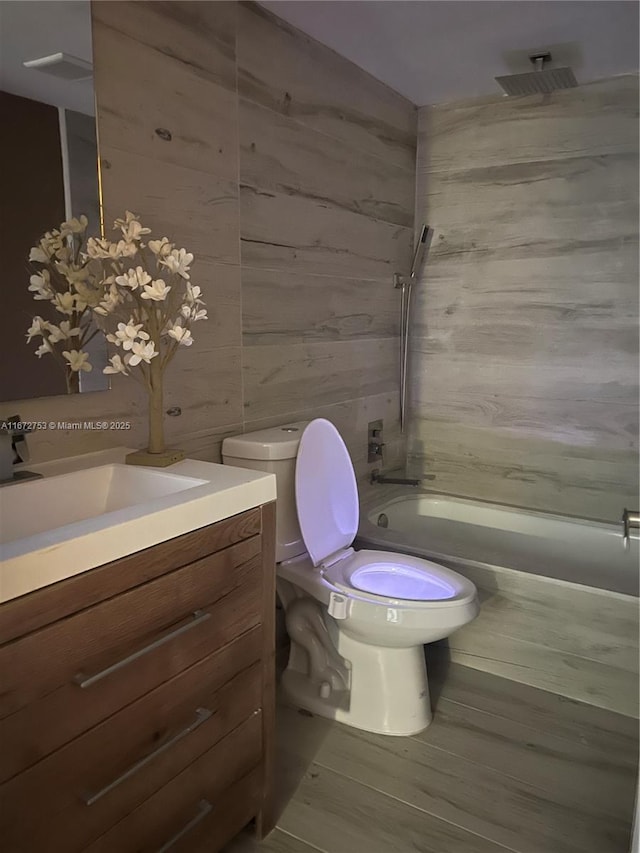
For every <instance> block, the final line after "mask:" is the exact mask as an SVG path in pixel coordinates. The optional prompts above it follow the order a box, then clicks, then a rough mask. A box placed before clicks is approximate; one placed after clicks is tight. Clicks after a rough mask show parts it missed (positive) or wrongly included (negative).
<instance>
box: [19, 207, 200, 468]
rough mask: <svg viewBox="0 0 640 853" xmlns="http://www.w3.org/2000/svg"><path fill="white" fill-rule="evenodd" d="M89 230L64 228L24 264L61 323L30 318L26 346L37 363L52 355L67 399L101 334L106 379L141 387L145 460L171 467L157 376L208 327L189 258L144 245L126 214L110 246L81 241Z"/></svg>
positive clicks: (79, 224) (140, 230)
mask: <svg viewBox="0 0 640 853" xmlns="http://www.w3.org/2000/svg"><path fill="white" fill-rule="evenodd" d="M87 225H88V222H87V218H86V216H80V217H79V218H77V219H75V218H74V219H71V220H69V221H68V222H63V223H62V224H61V225H60V227H59V229H55V230H53V231H50V232H47V233H46V234H45V235H44V236H43V237H42V238H41V239H40V241H39V242H38V245H37V246H34V247H33V248H32V249H31V252H30V254H29V261H30V262H31V263H32V264H34V265H38V266H37V271H36V272H34V274H33V275H32V276H31V280H30V285H29V290H30V291H32V292H33V293H34V299H36V300H46V301H48V302H50V303H51V304H52V305H53V307H54V308H55V310H56V311H57V312H58V313H60V314H62V315H64V316H65V319H64V320H61V321H60V322H59V323H58V324H55V323H52V322H50V321H48V320H46V319H44V318H43V317H40V316H37V317H34V319H33V322H32V324H31V327H30V328H29V330H28V332H27V340H28V341H30V340H31V339H32V338H34V337H36V336H39V337H41V339H42V341H41V343H40V346H39V347H38V349H37V350H36V355H37V356H38V357H42V356H43V355H46V354H49V353H50V354H52V355H53V356H54V357H55V358H56V359H57V360H58V361H59V362H60V364H61V365H62V366H63V367H64V369H65V375H66V377H67V389H68V390H69V391H70V392H73V391H75V390H78V382H77V378H78V376H79V374H80V372H81V371H90V370H92V365H91V363H90V361H89V354H88V353H87V351H86V350H85V347H86V344H87V343H88V342H89V340H90V339H91V338H92V337H93V336H94V335H95V334H97V333H98V332H99V330H102V331H104V332H105V335H106V339H107V341H109V343H110V344H112V345H113V346H114V347H115V349H116V352H115V353H114V354H113V355H112V356H111V358H110V359H109V364H108V366H107V367H105V368H104V373H110V374H116V373H120V374H123V375H124V376H132V377H134V378H135V379H137V380H138V381H140V382H141V383H142V384H143V385H144V387H145V389H146V391H147V393H148V395H149V447H148V453H149V454H151V455H154V454H155V455H156V459H155V461H153V462H152V464H170V463H169V462H166V463H164V462H162V461H161V460H160V459H159V457H160V456H161V455H162V456H163V458H167V459H168V458H170V461H176V455H175V453H173V454H168V455H167V454H166V453H165V445H164V433H163V427H162V415H163V411H162V381H163V374H164V371H165V369H166V367H167V365H168V364H169V362H170V361H171V360H172V358H173V357H174V356H175V354H176V352H177V351H178V348H179V347H181V346H184V347H188V346H191V344H192V343H193V337H192V334H191V327H192V325H193V323H195V322H197V321H199V320H206V319H207V310H206V307H205V304H204V302H203V300H202V299H201V298H200V294H201V291H200V288H199V287H198V286H197V285H194V284H193V283H192V282H191V276H190V268H191V263H192V261H193V255H192V254H191V253H190V252H187V250H186V249H184V248H180V249H179V248H176V246H175V245H174V244H173V243H172V242H171V241H170V240H169V239H168V238H167V237H162V238H161V239H159V240H152V239H149V238H148V236H147V235H150V234H151V230H150V229H149V228H145V227H144V226H143V225H142V224H141V223H140V221H139V219H138V217H137V216H136V215H135V214H133V213H131V212H130V211H126V213H125V216H124V218H123V219H116V220H115V222H114V226H113V227H114V230H115V231H117V239H116V240H113V241H111V240H108V239H106V238H97V237H89V238H87V236H86V231H87ZM130 461H136V460H130ZM137 461H142V458H141V459H140V460H137Z"/></svg>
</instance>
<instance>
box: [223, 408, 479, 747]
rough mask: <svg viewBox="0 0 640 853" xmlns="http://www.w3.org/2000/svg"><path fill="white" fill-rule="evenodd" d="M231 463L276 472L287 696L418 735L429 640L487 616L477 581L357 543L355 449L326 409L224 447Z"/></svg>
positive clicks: (427, 711)
mask: <svg viewBox="0 0 640 853" xmlns="http://www.w3.org/2000/svg"><path fill="white" fill-rule="evenodd" d="M222 458H223V461H224V462H225V463H226V464H228V465H235V466H237V467H243V468H252V469H256V470H260V471H271V472H273V473H275V475H276V480H277V492H278V499H277V505H276V517H277V522H276V525H277V529H276V543H277V544H276V561H277V564H278V565H277V589H278V595H279V597H280V599H281V602H282V605H283V607H284V609H285V614H286V626H287V631H288V633H289V637H290V639H291V652H290V655H289V663H288V665H287V668H286V670H285V672H284V674H283V677H282V686H283V689H284V691H285V693H286V694H287V697H288V699H289V701H291V702H292V703H293V704H295V705H296V706H298V707H300V708H305V709H307V710H309V711H312V712H313V713H314V714H319V715H321V716H323V717H329V718H331V719H335V720H339V721H340V722H343V723H346V724H347V725H350V726H355V727H356V728H358V729H364V730H365V731H369V732H376V733H379V734H389V735H411V734H416V733H417V732H420V731H422V730H423V729H424V728H426V727H427V726H428V725H429V723H430V722H431V705H430V701H429V685H428V682H427V671H426V667H425V661H424V650H423V645H424V643H431V642H434V641H435V640H440V639H442V638H444V637H448V636H449V635H450V634H451V633H453V631H455V630H456V629H457V628H460V627H462V625H466V624H467V622H470V621H471V620H472V619H474V618H475V616H476V615H477V614H478V611H479V605H478V598H477V592H476V588H475V586H474V585H473V584H472V583H471V582H470V581H468V580H467V579H466V578H463V577H462V576H461V575H459V574H457V573H456V572H453V571H451V570H449V569H446V568H444V566H439V565H437V564H436V563H431V562H429V561H427V560H421V559H418V558H417V557H410V556H407V555H406V554H397V553H391V552H387V551H354V550H353V548H352V547H351V545H352V543H353V540H354V538H355V535H356V532H357V529H358V517H359V505H358V490H357V486H356V478H355V474H354V471H353V466H352V464H351V459H350V457H349V452H348V451H347V448H346V446H345V444H344V441H343V440H342V438H341V436H340V433H339V432H338V430H337V429H336V428H335V427H334V426H333V424H332V423H330V422H329V421H327V420H324V419H322V418H319V419H318V420H314V421H311V422H310V423H309V424H306V423H297V424H289V425H287V426H283V427H275V428H273V429H266V430H260V431H259V432H253V433H247V434H245V435H239V436H236V437H234V438H226V439H225V440H224V442H223V444H222Z"/></svg>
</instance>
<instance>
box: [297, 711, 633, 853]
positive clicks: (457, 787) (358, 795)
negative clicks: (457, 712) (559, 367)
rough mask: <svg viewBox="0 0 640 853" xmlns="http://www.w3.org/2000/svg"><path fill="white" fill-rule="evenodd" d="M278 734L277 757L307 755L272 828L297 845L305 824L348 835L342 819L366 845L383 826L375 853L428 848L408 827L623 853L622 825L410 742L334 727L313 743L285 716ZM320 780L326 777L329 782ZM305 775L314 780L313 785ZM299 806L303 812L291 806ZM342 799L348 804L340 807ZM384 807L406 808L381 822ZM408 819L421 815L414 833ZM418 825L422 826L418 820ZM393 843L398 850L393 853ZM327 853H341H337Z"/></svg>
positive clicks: (306, 724)
mask: <svg viewBox="0 0 640 853" xmlns="http://www.w3.org/2000/svg"><path fill="white" fill-rule="evenodd" d="M281 724H283V725H285V726H286V732H287V740H286V743H284V744H283V748H284V749H285V750H286V751H287V752H288V753H289V754H293V753H295V754H296V755H298V756H300V755H302V756H304V755H308V754H309V750H310V749H311V751H313V752H314V767H313V768H312V771H311V774H310V775H309V778H306V777H305V782H304V783H303V785H301V788H300V789H299V791H298V794H297V796H296V798H295V799H294V801H292V803H291V804H290V806H289V807H288V809H287V811H285V814H284V815H283V818H282V819H281V822H280V825H281V826H282V827H283V828H285V829H289V830H290V831H291V832H293V833H294V834H296V835H298V836H301V837H303V838H306V839H311V840H312V841H313V839H314V836H313V835H312V834H311V835H310V834H309V833H312V832H314V829H313V823H314V821H315V822H317V823H319V824H321V825H322V829H318V830H317V832H320V831H324V830H326V828H327V827H328V826H331V827H332V828H333V829H335V830H340V831H341V832H342V831H344V832H348V826H349V820H350V819H351V825H352V826H353V825H357V826H358V828H360V824H363V827H362V831H363V832H365V833H366V832H369V837H371V831H372V827H373V826H377V824H378V822H380V821H382V823H383V826H382V827H381V832H382V835H380V836H379V840H377V841H376V843H377V844H380V843H381V842H382V844H383V846H382V847H379V848H378V849H379V850H380V853H382V851H384V853H390V851H393V850H402V851H405V850H412V849H418V850H421V849H427V850H429V849H431V848H430V847H428V846H427V847H426V848H425V847H419V846H418V847H415V848H413V847H411V844H412V843H413V835H412V833H413V831H414V829H413V827H416V828H417V825H422V826H424V827H425V828H427V827H429V826H430V825H431V820H432V819H436V820H438V821H446V822H447V824H448V826H454V827H459V828H461V829H462V830H464V831H466V832H468V833H475V835H474V836H471V837H472V838H474V837H475V838H477V839H488V841H487V843H492V844H493V845H502V846H503V847H506V848H507V849H511V850H514V851H517V853H624V851H626V850H627V847H628V843H629V835H630V822H631V815H629V819H628V820H622V819H615V818H612V817H608V816H604V815H601V814H595V813H594V810H593V808H592V807H590V806H589V805H586V804H585V805H584V806H582V807H579V806H577V805H572V804H568V803H563V804H560V803H559V802H557V798H556V796H554V795H552V794H550V793H548V792H545V791H543V790H540V789H538V788H536V787H534V786H533V785H531V784H529V783H527V782H524V781H520V780H516V779H513V778H511V777H507V776H504V775H502V774H500V773H498V772H496V771H495V770H491V769H488V768H486V767H483V766H482V765H480V764H477V763H474V762H471V761H467V760H465V759H463V758H461V757H459V756H456V755H453V754H449V753H444V752H443V751H442V750H438V749H434V748H433V747H430V746H428V745H427V744H424V743H422V742H421V741H419V740H416V739H407V738H392V737H381V736H377V735H369V734H366V733H364V732H359V731H357V730H355V729H350V728H348V727H346V726H340V725H337V724H334V725H332V726H329V727H328V729H327V728H325V729H324V731H323V734H322V736H321V737H320V738H319V734H318V724H317V721H316V719H315V718H308V717H304V716H301V715H300V714H296V713H295V712H291V711H289V712H286V711H283V712H282V713H281ZM323 724H324V723H321V724H320V725H323ZM523 748H524V747H523ZM323 770H326V771H332V775H329V776H328V775H327V774H326V773H323V772H322V771H323ZM313 773H317V774H318V775H317V776H316V777H315V778H314V777H313ZM579 773H580V771H579V770H577V775H578V774H579ZM343 777H346V778H347V779H350V780H353V781H355V782H357V783H359V784H360V785H366V786H368V788H369V792H368V793H367V795H366V797H365V796H364V794H363V793H362V792H361V791H360V790H359V788H357V787H353V785H351V784H350V783H347V782H344V781H342V779H343ZM318 779H321V781H320V782H318ZM374 792H375V793H374ZM300 798H302V799H303V800H304V802H303V803H298V800H299V799H300ZM343 798H347V801H346V802H343ZM389 801H391V802H393V803H402V804H404V806H403V807H402V808H406V807H407V806H409V807H411V808H410V809H409V811H408V812H407V814H406V815H405V814H404V812H403V813H402V815H403V816H402V819H400V816H399V815H398V816H396V815H395V814H394V813H393V810H392V812H391V813H390V812H389V808H390V807H389V806H388V803H389ZM320 802H321V807H320ZM393 808H394V809H398V808H400V806H394V807H393ZM415 809H418V810H421V811H422V812H424V815H423V817H422V821H418V823H417V824H416V818H415V813H414V810H415ZM426 815H430V816H431V817H429V818H428V819H425V816H426ZM390 823H392V824H393V825H394V827H395V829H396V832H397V828H398V827H399V826H401V825H402V826H403V828H404V831H405V837H404V840H403V841H401V842H398V839H397V837H394V838H391V839H389V840H388V841H387V835H386V834H385V827H388V826H389V824H390ZM345 824H346V826H345ZM436 826H438V827H439V826H440V823H439V822H438V823H437V824H436ZM351 831H353V830H351ZM386 831H387V832H388V830H386ZM344 837H345V838H348V837H349V836H348V835H346V836H344ZM366 837H367V836H366V835H365V838H366ZM445 837H446V836H445ZM372 840H375V838H374V839H372ZM398 843H401V844H403V845H405V846H400V847H398V846H393V845H394V844H395V845H397V844H398ZM429 843H430V842H429ZM438 843H439V844H440V847H438V846H436V847H435V848H434V849H435V850H436V851H437V853H445V851H446V850H449V849H452V850H453V851H455V853H461V851H463V850H464V851H465V853H466V851H467V848H466V847H465V846H463V844H462V842H458V846H457V847H455V846H454V847H453V848H451V846H450V845H449V846H448V847H445V846H443V842H442V841H441V840H439V842H438ZM465 843H466V842H465ZM478 843H480V841H478ZM384 844H390V845H391V846H387V847H385V846H384ZM348 849H358V848H357V847H352V848H348ZM360 849H369V850H371V853H373V851H374V849H375V848H374V847H370V846H369V845H368V843H367V844H366V845H365V847H362V848H360ZM474 849H476V848H474V847H469V848H468V850H474ZM479 849H481V850H482V849H483V848H482V847H480V848H479ZM489 849H492V848H491V847H489ZM335 853H342V851H339V850H338V849H336V851H335ZM345 853H347V850H346V849H345Z"/></svg>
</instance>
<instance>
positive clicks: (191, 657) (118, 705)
mask: <svg viewBox="0 0 640 853" xmlns="http://www.w3.org/2000/svg"><path fill="white" fill-rule="evenodd" d="M274 536H275V503H268V504H264V505H262V506H260V507H256V508H254V509H250V510H248V511H246V512H242V513H240V514H238V515H234V516H233V517H231V518H228V519H225V520H223V521H219V522H217V523H215V524H211V525H210V526H208V527H202V528H200V529H198V530H195V531H192V532H190V533H186V534H184V535H182V536H178V537H177V538H174V539H170V540H168V541H166V542H162V543H160V544H157V545H154V546H153V547H151V548H147V549H146V550H143V551H138V552H137V553H134V554H132V555H130V556H128V557H125V558H122V559H119V560H116V561H114V562H111V563H108V564H106V565H102V566H99V567H98V568H94V569H91V570H90V571H86V572H83V573H82V574H78V575H75V576H73V577H71V578H69V579H67V580H63V581H60V582H58V583H54V584H51V585H49V586H46V587H43V588H42V589H38V590H36V591H34V592H31V593H29V594H28V595H22V596H20V597H18V598H14V599H12V600H10V601H7V602H5V603H4V604H2V605H0V644H1V645H0V838H1V839H2V842H1V846H2V850H3V852H4V853H76V851H87V853H89V851H90V853H134V851H135V853H143V851H144V853H169V851H171V853H187V851H188V852H189V853H196V851H207V853H215V851H217V850H220V849H221V848H222V847H223V846H224V845H225V844H226V843H227V842H228V841H229V840H230V839H231V838H232V837H233V836H234V835H236V834H237V833H238V832H239V831H240V830H241V829H242V828H243V827H244V826H245V825H246V824H247V823H248V822H249V821H251V820H252V819H255V821H256V831H257V834H258V836H259V837H262V836H264V835H265V834H266V833H267V832H269V831H270V830H271V828H272V827H273V821H274V817H273V805H272V793H273V784H272V773H273V749H274V732H273V728H274V614H275V563H274Z"/></svg>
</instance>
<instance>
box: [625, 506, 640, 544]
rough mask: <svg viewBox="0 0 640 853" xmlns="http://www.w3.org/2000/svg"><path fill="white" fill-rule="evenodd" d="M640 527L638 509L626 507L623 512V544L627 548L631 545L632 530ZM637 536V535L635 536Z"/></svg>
mask: <svg viewBox="0 0 640 853" xmlns="http://www.w3.org/2000/svg"><path fill="white" fill-rule="evenodd" d="M638 529H640V512H638V510H637V509H634V510H630V509H626V508H625V510H624V512H623V513H622V545H623V546H624V548H625V550H626V549H627V548H628V547H629V539H631V531H632V530H638ZM633 538H634V539H635V538H636V537H635V536H634V537H633Z"/></svg>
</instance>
